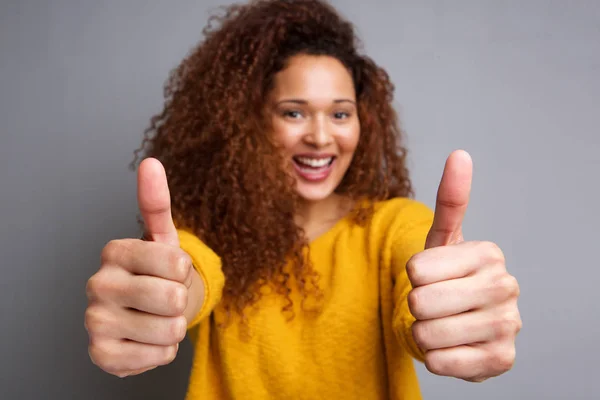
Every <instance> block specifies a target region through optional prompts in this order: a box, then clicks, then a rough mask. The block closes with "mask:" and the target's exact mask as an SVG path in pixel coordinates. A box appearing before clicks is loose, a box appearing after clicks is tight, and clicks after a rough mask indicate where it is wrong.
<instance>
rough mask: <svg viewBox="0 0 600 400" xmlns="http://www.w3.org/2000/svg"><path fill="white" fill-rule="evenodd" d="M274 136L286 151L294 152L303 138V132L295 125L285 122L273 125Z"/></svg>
mask: <svg viewBox="0 0 600 400" xmlns="http://www.w3.org/2000/svg"><path fill="white" fill-rule="evenodd" d="M273 136H274V138H275V140H276V141H277V143H279V144H280V145H281V146H283V148H284V149H285V150H288V151H292V149H293V148H294V147H295V146H296V145H297V144H298V142H299V141H300V138H301V131H300V130H299V129H298V128H297V127H294V126H293V125H290V124H286V123H284V122H280V121H279V122H274V123H273Z"/></svg>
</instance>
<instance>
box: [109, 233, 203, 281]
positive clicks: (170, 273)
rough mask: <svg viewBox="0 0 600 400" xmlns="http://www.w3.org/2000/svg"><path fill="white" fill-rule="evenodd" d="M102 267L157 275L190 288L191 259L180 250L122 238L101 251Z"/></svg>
mask: <svg viewBox="0 0 600 400" xmlns="http://www.w3.org/2000/svg"><path fill="white" fill-rule="evenodd" d="M102 264H103V265H118V266H121V267H123V268H125V269H126V270H127V271H129V272H131V273H133V274H137V275H148V276H156V277H160V278H164V279H169V280H172V281H175V282H180V283H183V284H185V285H186V287H189V286H190V284H191V274H190V272H191V271H190V270H191V268H192V260H191V258H190V256H189V255H188V254H187V253H186V252H185V251H183V250H181V249H180V248H175V247H173V246H170V245H166V244H163V243H157V242H145V241H142V240H137V239H122V240H115V241H111V242H109V243H108V244H107V245H106V246H105V247H104V250H103V252H102Z"/></svg>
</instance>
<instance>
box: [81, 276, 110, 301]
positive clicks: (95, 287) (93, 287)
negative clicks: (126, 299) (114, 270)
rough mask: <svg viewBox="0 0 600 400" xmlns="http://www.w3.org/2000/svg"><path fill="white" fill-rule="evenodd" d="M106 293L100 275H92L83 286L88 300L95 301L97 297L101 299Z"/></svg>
mask: <svg viewBox="0 0 600 400" xmlns="http://www.w3.org/2000/svg"><path fill="white" fill-rule="evenodd" d="M105 292H106V284H105V282H104V280H103V279H102V276H101V275H98V274H96V275H93V276H92V277H91V278H90V279H88V281H87V283H86V285H85V293H86V296H87V298H88V300H91V299H95V298H98V297H102V295H103V294H104V293H105Z"/></svg>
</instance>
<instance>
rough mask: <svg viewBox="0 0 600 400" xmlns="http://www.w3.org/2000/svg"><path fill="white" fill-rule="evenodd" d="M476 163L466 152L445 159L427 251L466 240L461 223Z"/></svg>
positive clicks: (458, 151) (454, 153)
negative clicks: (474, 163)
mask: <svg viewBox="0 0 600 400" xmlns="http://www.w3.org/2000/svg"><path fill="white" fill-rule="evenodd" d="M472 178H473V162H472V160H471V156H470V155H469V153H467V152H466V151H463V150H457V151H454V152H452V154H450V156H449V157H448V159H447V160H446V165H445V167H444V173H443V175H442V180H441V182H440V186H439V188H438V192H437V200H436V204H435V215H434V217H433V224H432V226H431V229H430V231H429V234H428V235H427V241H426V244H425V248H426V249H428V248H431V247H437V246H446V245H449V244H453V243H460V242H462V241H463V235H462V222H463V219H464V216H465V213H466V211H467V206H468V204H469V195H470V192H471V181H472Z"/></svg>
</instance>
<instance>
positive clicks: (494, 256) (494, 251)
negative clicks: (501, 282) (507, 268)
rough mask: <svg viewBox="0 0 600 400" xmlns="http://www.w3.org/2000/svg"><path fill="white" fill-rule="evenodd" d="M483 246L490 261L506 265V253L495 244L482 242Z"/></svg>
mask: <svg viewBox="0 0 600 400" xmlns="http://www.w3.org/2000/svg"><path fill="white" fill-rule="evenodd" d="M481 246H483V247H484V249H485V252H486V254H487V257H488V260H489V261H491V262H494V263H498V264H504V263H505V261H506V259H505V256H504V252H503V251H502V249H501V248H500V246H498V245H497V244H496V243H494V242H481Z"/></svg>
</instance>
